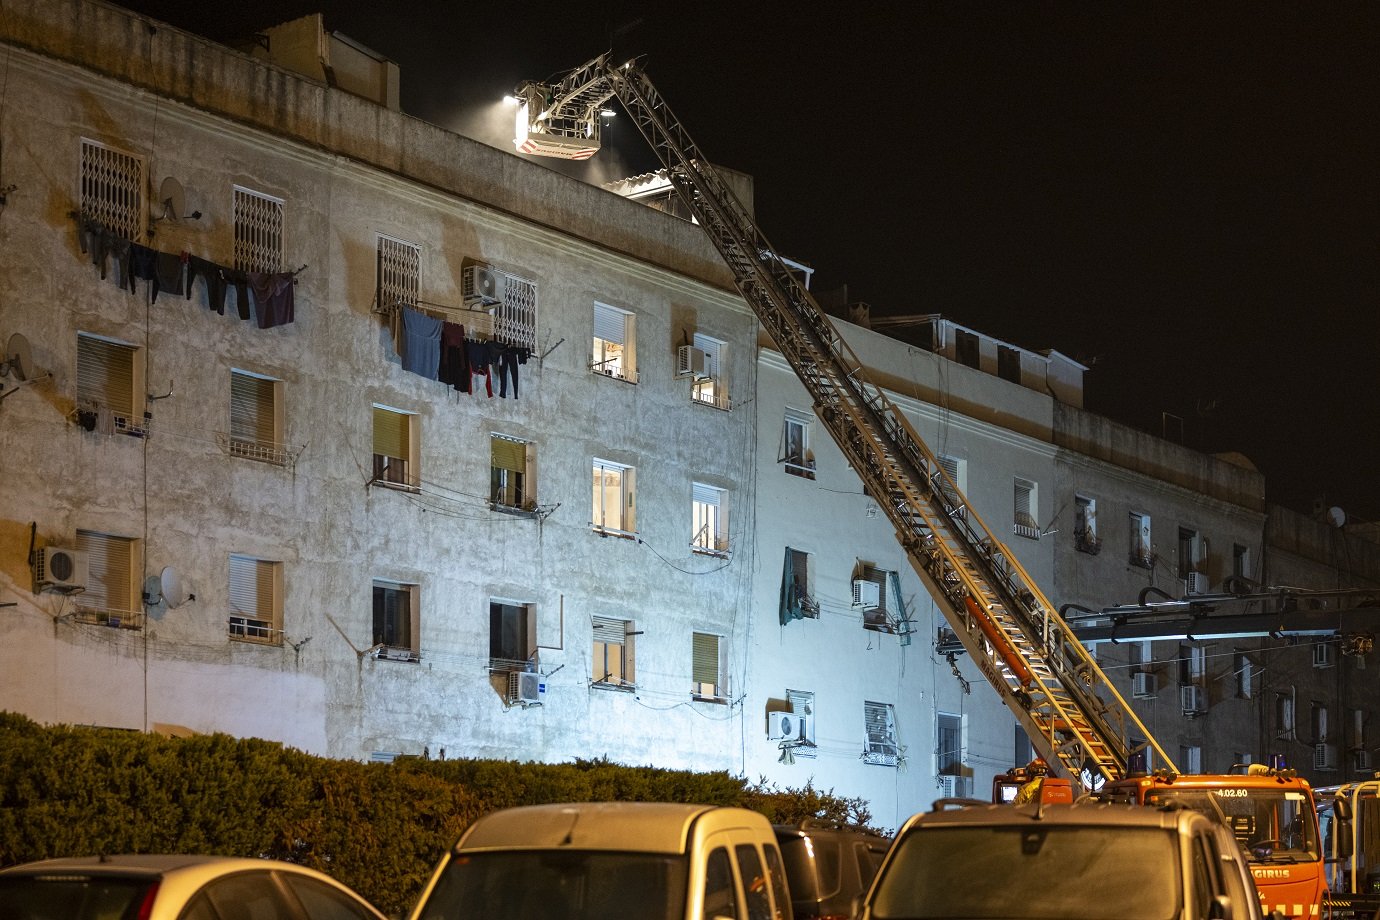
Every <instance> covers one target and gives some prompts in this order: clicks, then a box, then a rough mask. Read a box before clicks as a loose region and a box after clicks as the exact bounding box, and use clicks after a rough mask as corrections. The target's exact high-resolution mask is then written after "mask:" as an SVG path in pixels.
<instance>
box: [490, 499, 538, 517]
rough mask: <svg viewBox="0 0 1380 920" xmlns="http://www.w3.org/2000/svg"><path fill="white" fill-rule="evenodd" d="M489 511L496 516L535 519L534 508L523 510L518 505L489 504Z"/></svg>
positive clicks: (535, 510)
mask: <svg viewBox="0 0 1380 920" xmlns="http://www.w3.org/2000/svg"><path fill="white" fill-rule="evenodd" d="M489 510H490V511H494V512H496V513H498V514H511V515H512V516H513V517H521V518H535V517H536V516H537V509H536V508H535V507H532V508H523V507H520V506H518V505H505V504H503V503H502V502H493V501H491V502H489Z"/></svg>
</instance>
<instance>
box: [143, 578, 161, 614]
mask: <svg viewBox="0 0 1380 920" xmlns="http://www.w3.org/2000/svg"><path fill="white" fill-rule="evenodd" d="M162 603H163V582H162V581H160V580H159V578H158V576H157V575H150V576H149V577H148V578H145V579H144V605H145V606H147V607H157V606H159V605H161V604H162Z"/></svg>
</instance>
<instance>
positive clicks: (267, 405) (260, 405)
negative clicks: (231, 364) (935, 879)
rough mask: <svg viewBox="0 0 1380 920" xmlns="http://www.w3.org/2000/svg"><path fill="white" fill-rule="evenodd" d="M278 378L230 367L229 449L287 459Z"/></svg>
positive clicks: (275, 460)
mask: <svg viewBox="0 0 1380 920" xmlns="http://www.w3.org/2000/svg"><path fill="white" fill-rule="evenodd" d="M282 385H283V384H282V381H281V380H274V379H273V378H272V377H263V376H260V375H259V374H251V373H250V372H248V371H241V370H232V371H230V453H232V454H234V455H235V456H237V457H248V458H249V459H251V460H261V461H263V462H265V463H276V464H278V465H279V466H282V465H283V464H285V463H287V452H286V451H285V450H283V436H282V419H281V417H280V416H279V413H278V402H279V395H280V393H281V391H282Z"/></svg>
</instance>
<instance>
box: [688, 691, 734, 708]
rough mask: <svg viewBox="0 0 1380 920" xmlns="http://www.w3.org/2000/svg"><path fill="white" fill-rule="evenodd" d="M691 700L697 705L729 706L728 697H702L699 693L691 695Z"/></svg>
mask: <svg viewBox="0 0 1380 920" xmlns="http://www.w3.org/2000/svg"><path fill="white" fill-rule="evenodd" d="M690 699H691V700H692V701H693V702H696V703H713V704H714V705H716V706H727V705H728V697H726V696H702V695H700V694H698V693H691V694H690Z"/></svg>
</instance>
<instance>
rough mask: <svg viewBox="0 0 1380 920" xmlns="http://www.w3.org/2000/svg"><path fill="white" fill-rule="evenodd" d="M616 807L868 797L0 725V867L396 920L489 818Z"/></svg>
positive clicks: (849, 820)
mask: <svg viewBox="0 0 1380 920" xmlns="http://www.w3.org/2000/svg"><path fill="white" fill-rule="evenodd" d="M615 800H623V801H658V802H698V803H702V804H710V805H739V806H742V807H746V808H752V809H755V810H757V811H760V812H761V813H763V814H764V815H766V816H767V817H768V818H769V819H770V820H772V821H773V822H777V823H791V824H793V823H796V822H799V821H803V820H818V821H823V822H827V823H837V824H857V825H866V824H867V823H868V821H869V820H870V815H869V814H868V812H867V809H866V807H865V805H864V803H863V802H862V800H860V799H849V798H841V797H838V796H835V795H834V794H833V793H832V792H820V791H818V790H816V789H814V788H813V786H812V785H809V784H807V785H806V786H805V787H804V788H801V789H794V790H793V789H780V788H777V787H776V786H773V785H771V784H769V783H767V782H766V780H765V779H763V780H759V781H758V782H757V783H749V782H748V781H746V780H743V779H741V778H738V777H734V776H730V775H729V774H728V773H726V772H722V771H720V772H714V773H694V772H690V771H686V770H663V769H659V768H655V767H629V766H622V765H619V764H616V763H613V762H611V761H608V760H589V761H577V762H575V763H569V764H541V763H516V762H512V761H504V760H445V761H435V760H421V759H417V758H408V759H403V760H399V761H396V762H394V763H392V764H366V763H359V762H356V761H349V760H329V759H326V758H323V757H314V756H311V755H309V754H304V753H302V752H301V751H296V750H293V749H290V748H284V747H283V746H281V745H279V744H275V743H272V742H268V741H261V740H257V739H241V738H232V737H230V736H228V735H198V736H195V737H192V738H163V737H160V736H157V735H149V734H143V733H140V732H132V731H120V730H115V729H100V728H84V727H74V726H51V727H47V726H41V725H39V724H38V723H36V722H33V721H32V720H30V719H28V718H26V717H24V716H20V715H15V714H12V713H4V712H0V866H9V865H14V864H16V863H21V862H29V861H31V860H36V859H46V858H49V857H54V856H80V855H91V854H96V853H208V854H218V855H226V856H259V857H267V858H272V859H282V860H288V861H291V862H296V863H301V864H303V865H307V866H311V867H312V868H315V869H319V870H321V871H323V872H328V873H329V874H330V875H332V876H333V877H335V878H337V879H339V880H340V881H341V882H344V883H345V884H346V885H349V886H350V887H351V888H353V889H355V890H356V891H358V892H359V893H360V894H361V895H363V896H364V897H365V898H367V899H368V900H369V901H371V902H372V903H373V904H374V905H375V906H377V907H378V908H379V909H380V910H382V911H383V912H384V913H386V914H390V915H395V916H397V915H402V914H405V913H406V912H407V910H408V909H409V908H410V907H411V905H412V902H413V901H414V900H415V898H416V896H417V894H418V893H419V892H420V890H421V887H422V885H423V884H424V883H425V881H426V879H427V876H428V875H429V874H430V872H431V869H432V867H433V866H434V865H435V863H436V861H437V859H439V857H440V855H441V853H442V852H443V851H444V850H445V848H446V847H448V846H450V845H451V844H453V843H454V842H455V841H456V840H457V839H458V838H459V836H460V834H461V832H462V831H463V830H464V829H465V828H466V827H468V826H469V825H470V823H471V822H473V821H474V820H475V819H476V818H478V817H479V816H480V815H483V814H486V813H487V812H490V811H494V810H497V809H500V808H510V807H513V806H517V805H534V804H542V803H547V802H579V801H615Z"/></svg>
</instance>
